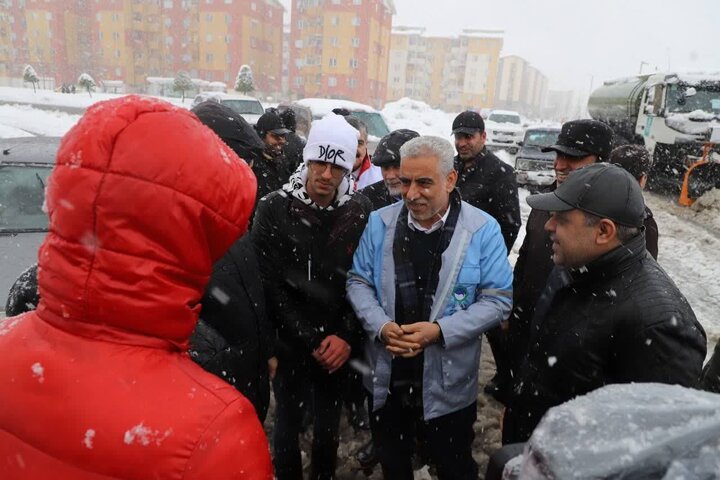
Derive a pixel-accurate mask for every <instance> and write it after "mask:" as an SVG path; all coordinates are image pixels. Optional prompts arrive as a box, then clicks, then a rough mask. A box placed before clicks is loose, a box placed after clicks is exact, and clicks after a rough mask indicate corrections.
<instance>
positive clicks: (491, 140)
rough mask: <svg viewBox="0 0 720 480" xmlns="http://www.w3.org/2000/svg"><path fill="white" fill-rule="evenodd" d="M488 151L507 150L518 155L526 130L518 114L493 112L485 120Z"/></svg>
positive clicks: (506, 111) (504, 111) (502, 111)
mask: <svg viewBox="0 0 720 480" xmlns="http://www.w3.org/2000/svg"><path fill="white" fill-rule="evenodd" d="M485 131H486V132H487V140H486V142H485V145H486V146H487V148H488V150H507V151H508V152H510V153H517V151H518V150H519V148H520V145H519V142H520V141H521V140H522V139H523V135H524V134H525V130H524V128H523V125H522V118H521V117H520V114H519V113H517V112H513V111H510V110H493V111H492V112H490V115H488V118H487V120H485Z"/></svg>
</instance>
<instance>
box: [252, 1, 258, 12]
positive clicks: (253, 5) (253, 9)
mask: <svg viewBox="0 0 720 480" xmlns="http://www.w3.org/2000/svg"><path fill="white" fill-rule="evenodd" d="M250 10H252V11H253V12H255V11H257V3H255V2H252V3H251V4H250Z"/></svg>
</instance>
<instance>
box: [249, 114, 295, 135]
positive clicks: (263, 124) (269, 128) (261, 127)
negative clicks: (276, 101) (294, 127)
mask: <svg viewBox="0 0 720 480" xmlns="http://www.w3.org/2000/svg"><path fill="white" fill-rule="evenodd" d="M255 129H256V130H257V132H258V133H259V134H260V136H261V137H262V136H264V135H265V134H266V133H268V132H272V133H274V134H275V135H287V134H288V133H290V129H288V128H287V127H286V126H285V124H284V123H283V121H282V118H281V117H280V114H279V113H278V112H277V110H275V109H272V110H268V111H266V112H265V113H263V114H262V115H261V116H260V118H258V121H257V123H256V124H255Z"/></svg>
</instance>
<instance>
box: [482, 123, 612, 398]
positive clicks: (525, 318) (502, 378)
mask: <svg viewBox="0 0 720 480" xmlns="http://www.w3.org/2000/svg"><path fill="white" fill-rule="evenodd" d="M612 135H613V133H612V130H611V129H610V127H608V126H607V125H605V124H604V123H601V122H598V121H596V120H572V121H569V122H566V123H565V124H564V125H563V126H562V129H561V130H560V135H559V136H558V139H557V142H556V143H555V144H554V145H552V146H550V147H547V148H545V149H543V151H546V152H547V151H554V152H555V153H556V157H555V162H554V169H555V178H556V181H555V183H553V184H552V185H550V187H548V189H547V190H546V191H553V190H555V189H556V188H557V187H558V186H559V185H561V184H562V183H563V182H564V181H565V179H566V178H567V176H568V174H569V173H570V172H571V171H573V170H575V169H578V168H580V167H583V166H585V165H589V164H591V163H595V162H598V161H606V160H607V158H608V156H609V155H610V151H611V149H612ZM549 218H550V213H549V212H545V211H541V210H532V211H531V212H530V215H529V216H528V220H527V224H526V226H525V239H524V240H523V243H522V246H521V247H520V252H519V254H518V258H517V261H516V262H515V270H514V272H513V310H512V313H511V314H510V319H509V321H508V324H507V330H506V332H505V333H506V337H505V338H506V342H505V347H506V348H507V351H506V352H507V353H506V358H507V362H506V363H504V364H500V365H498V380H499V381H498V382H497V385H498V389H497V390H496V391H495V392H494V393H495V397H496V398H497V399H498V400H499V401H501V402H502V403H506V398H507V395H508V394H509V392H510V390H511V389H512V384H513V383H514V378H515V377H516V375H517V371H518V369H519V368H520V365H521V363H522V360H523V358H524V356H525V353H526V352H527V344H528V339H529V335H530V321H531V320H532V318H533V313H534V312H535V303H536V302H537V300H538V297H539V296H540V293H541V292H542V290H543V288H544V287H545V283H546V282H547V279H548V276H549V275H550V272H551V271H552V268H553V262H552V259H551V257H552V248H551V246H552V242H551V241H550V237H549V236H548V234H547V232H546V231H545V229H544V227H545V223H546V222H547V221H548V219H549Z"/></svg>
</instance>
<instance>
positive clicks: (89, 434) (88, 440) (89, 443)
mask: <svg viewBox="0 0 720 480" xmlns="http://www.w3.org/2000/svg"><path fill="white" fill-rule="evenodd" d="M93 438H95V430H93V429H92V428H88V429H87V430H86V431H85V438H83V441H82V443H83V445H85V447H87V448H89V449H91V450H92V448H93Z"/></svg>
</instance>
